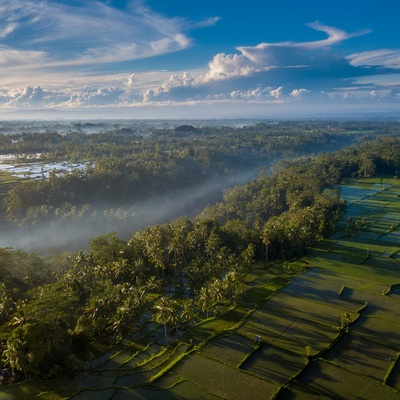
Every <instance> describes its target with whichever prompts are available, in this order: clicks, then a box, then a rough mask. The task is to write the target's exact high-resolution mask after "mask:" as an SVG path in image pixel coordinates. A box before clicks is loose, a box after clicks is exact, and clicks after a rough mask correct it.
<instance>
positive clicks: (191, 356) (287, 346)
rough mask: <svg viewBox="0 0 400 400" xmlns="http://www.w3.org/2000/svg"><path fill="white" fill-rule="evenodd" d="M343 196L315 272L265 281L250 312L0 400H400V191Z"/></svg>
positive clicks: (366, 188) (131, 344)
mask: <svg viewBox="0 0 400 400" xmlns="http://www.w3.org/2000/svg"><path fill="white" fill-rule="evenodd" d="M342 195H343V196H344V197H345V198H346V199H348V207H347V213H346V215H345V216H344V218H343V220H342V222H341V223H340V224H339V230H338V232H337V233H336V234H335V236H334V237H333V238H331V239H330V240H326V241H324V242H321V243H318V245H317V246H315V249H314V251H313V253H312V254H311V256H310V257H309V258H308V259H307V260H304V261H307V265H308V267H307V271H306V272H303V273H302V274H300V275H295V274H294V273H293V272H290V269H289V268H286V269H285V270H286V272H285V273H282V268H281V267H280V266H278V265H275V266H274V265H271V266H270V267H269V269H268V271H263V270H262V269H260V270H255V271H253V272H252V274H251V275H250V274H249V276H248V277H247V280H246V287H247V291H246V295H245V301H244V303H243V304H241V305H240V306H238V307H237V308H235V309H232V310H230V311H228V312H227V313H224V314H222V315H221V316H219V317H218V318H211V319H209V320H206V321H204V322H203V323H200V324H198V325H196V326H193V327H192V328H190V329H188V330H187V331H186V332H184V333H183V334H182V335H180V336H178V337H176V338H175V341H173V343H172V344H171V345H170V346H169V347H167V348H165V347H164V346H163V343H164V341H163V327H160V326H157V325H155V324H153V323H151V324H149V325H148V327H147V335H146V336H145V337H144V338H141V339H137V338H135V337H132V338H130V339H126V340H125V341H124V342H123V343H121V344H120V345H119V346H118V347H116V348H113V349H112V350H111V351H110V352H109V353H106V354H104V355H103V356H102V357H101V358H98V359H96V360H94V361H93V362H92V369H91V371H88V372H87V373H86V374H85V375H84V376H81V377H79V378H76V379H75V380H73V381H68V382H67V381H49V382H37V381H31V382H28V383H23V384H18V385H15V386H10V387H2V388H1V389H0V398H1V399H4V400H10V399H13V400H14V399H21V400H23V399H43V400H50V399H51V400H56V399H60V400H61V399H69V400H84V399H96V400H123V399H132V398H134V399H161V400H162V399H252V400H253V399H254V400H256V399H285V400H287V399H289V400H290V399H299V400H301V399H377V400H381V399H385V400H386V399H400V361H399V354H400V329H399V326H400V313H399V310H400V273H399V272H400V198H399V197H400V185H397V184H396V185H393V182H391V181H390V180H385V181H384V182H381V181H380V180H378V179H376V180H373V179H363V180H361V181H360V182H353V183H352V184H351V185H350V184H349V185H348V186H344V187H343V189H342ZM349 218H351V219H352V220H359V221H360V224H359V229H358V230H354V229H353V230H350V229H349V224H348V222H347V221H348V220H349ZM361 219H362V221H361ZM295 264H296V265H303V264H304V263H302V262H300V264H299V261H297V262H296V263H295ZM295 264H294V265H293V268H292V270H296V268H295V267H296V265H295ZM397 285H398V286H397ZM256 335H258V336H261V342H260V343H255V340H254V338H255V336H256Z"/></svg>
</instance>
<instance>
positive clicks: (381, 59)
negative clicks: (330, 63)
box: [347, 49, 400, 68]
mask: <svg viewBox="0 0 400 400" xmlns="http://www.w3.org/2000/svg"><path fill="white" fill-rule="evenodd" d="M347 59H348V60H350V62H351V65H354V66H363V65H369V66H385V67H389V68H400V50H398V49H391V50H390V49H381V50H374V51H365V52H362V53H356V54H352V55H350V56H348V57H347Z"/></svg>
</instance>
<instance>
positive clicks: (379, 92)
mask: <svg viewBox="0 0 400 400" xmlns="http://www.w3.org/2000/svg"><path fill="white" fill-rule="evenodd" d="M398 15H400V2H397V1H395V0H379V1H377V0H368V1H362V0H346V1H344V0H335V1H321V0H303V1H298V0H280V1H261V0H235V1H232V0H229V1H228V0H202V1H198V0H193V1H191V2H189V1H187V0H185V1H183V0H169V1H165V0H98V1H93V0H68V1H67V0H13V1H10V0H0V117H1V116H3V117H6V116H7V117H10V116H23V117H29V116H30V115H31V116H33V115H39V114H34V113H37V112H38V111H40V110H41V111H43V114H42V115H51V116H55V117H66V118H75V117H76V118H79V117H83V116H87V117H95V118H263V117H265V118H271V117H274V116H276V117H285V116H286V117H297V116H305V117H307V116H318V115H338V116H340V115H348V114H349V113H360V114H368V115H372V114H375V113H376V114H379V115H382V114H383V115H389V114H397V113H398V112H399V110H400V107H399V106H400V24H399V23H398Z"/></svg>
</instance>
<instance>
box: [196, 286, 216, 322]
mask: <svg viewBox="0 0 400 400" xmlns="http://www.w3.org/2000/svg"><path fill="white" fill-rule="evenodd" d="M198 304H199V306H200V308H201V311H203V312H205V313H206V317H207V318H208V316H209V311H210V308H211V307H212V304H213V299H212V297H211V294H210V291H209V289H208V287H207V286H203V287H202V288H201V289H200V296H199V300H198Z"/></svg>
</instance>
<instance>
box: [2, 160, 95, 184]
mask: <svg viewBox="0 0 400 400" xmlns="http://www.w3.org/2000/svg"><path fill="white" fill-rule="evenodd" d="M88 164H90V165H93V162H89V163H88V162H79V163H78V162H76V163H71V162H67V161H63V162H51V163H43V162H27V163H25V162H24V163H19V162H17V160H16V158H15V156H14V155H0V172H1V171H7V172H9V173H10V174H11V175H12V176H15V177H20V178H21V177H24V178H28V179H43V178H44V179H47V178H48V177H49V175H50V173H51V172H52V171H55V173H56V175H57V176H59V175H62V174H64V173H70V172H72V171H73V170H75V169H78V170H85V169H86V167H87V165H88Z"/></svg>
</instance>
